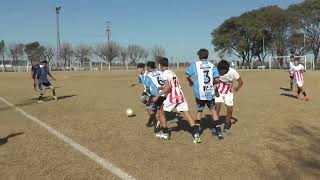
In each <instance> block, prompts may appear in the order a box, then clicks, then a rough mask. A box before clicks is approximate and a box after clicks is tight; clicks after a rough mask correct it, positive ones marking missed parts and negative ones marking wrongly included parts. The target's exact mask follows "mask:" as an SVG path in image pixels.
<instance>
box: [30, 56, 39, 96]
mask: <svg viewBox="0 0 320 180" xmlns="http://www.w3.org/2000/svg"><path fill="white" fill-rule="evenodd" d="M38 69H39V64H38V63H37V62H36V63H34V64H33V65H32V67H31V77H32V79H33V89H34V90H35V91H37V90H38V88H37V79H36V76H37V71H38Z"/></svg>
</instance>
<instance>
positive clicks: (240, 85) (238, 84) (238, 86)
mask: <svg viewBox="0 0 320 180" xmlns="http://www.w3.org/2000/svg"><path fill="white" fill-rule="evenodd" d="M242 85H243V81H242V79H241V78H239V79H237V87H235V88H234V91H235V92H237V91H239V90H240V88H241V87H242Z"/></svg>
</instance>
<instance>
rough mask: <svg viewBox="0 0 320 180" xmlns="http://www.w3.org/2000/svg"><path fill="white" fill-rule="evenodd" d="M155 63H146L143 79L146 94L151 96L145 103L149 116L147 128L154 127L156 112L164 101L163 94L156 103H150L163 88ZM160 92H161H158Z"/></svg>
mask: <svg viewBox="0 0 320 180" xmlns="http://www.w3.org/2000/svg"><path fill="white" fill-rule="evenodd" d="M155 69H156V63H155V62H152V61H149V62H148V63H147V71H148V73H147V76H146V79H145V83H144V84H145V87H146V90H147V93H148V94H151V96H150V98H149V100H148V102H147V112H148V114H149V120H148V122H147V124H146V126H147V127H156V123H157V118H156V114H157V111H158V110H159V109H160V107H161V105H162V103H163V101H164V100H165V99H166V97H165V94H163V95H162V96H160V97H159V99H158V100H157V101H156V102H152V98H153V97H155V96H156V95H158V94H159V89H160V88H161V86H163V81H162V80H161V75H162V72H161V71H157V70H155ZM160 91H161V90H160Z"/></svg>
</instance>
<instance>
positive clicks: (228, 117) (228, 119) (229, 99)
mask: <svg viewBox="0 0 320 180" xmlns="http://www.w3.org/2000/svg"><path fill="white" fill-rule="evenodd" d="M225 104H226V106H227V115H226V121H225V125H224V129H223V130H224V132H225V133H227V134H228V133H230V128H231V125H232V123H231V118H232V113H233V93H228V94H226V96H225Z"/></svg>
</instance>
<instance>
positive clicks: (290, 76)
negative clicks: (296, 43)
mask: <svg viewBox="0 0 320 180" xmlns="http://www.w3.org/2000/svg"><path fill="white" fill-rule="evenodd" d="M293 59H294V56H293V55H291V56H290V61H289V63H288V69H289V79H290V90H291V91H292V86H293V79H294V74H293V72H292V71H291V68H292V67H293V66H294V63H293Z"/></svg>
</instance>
